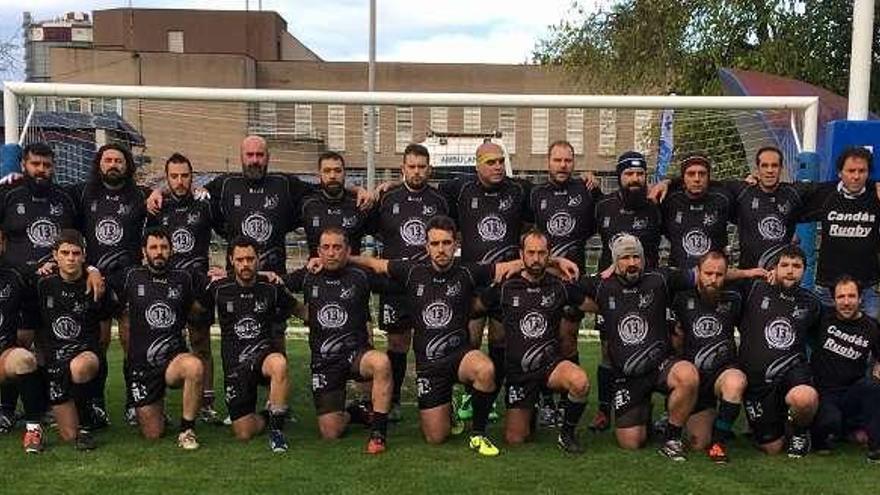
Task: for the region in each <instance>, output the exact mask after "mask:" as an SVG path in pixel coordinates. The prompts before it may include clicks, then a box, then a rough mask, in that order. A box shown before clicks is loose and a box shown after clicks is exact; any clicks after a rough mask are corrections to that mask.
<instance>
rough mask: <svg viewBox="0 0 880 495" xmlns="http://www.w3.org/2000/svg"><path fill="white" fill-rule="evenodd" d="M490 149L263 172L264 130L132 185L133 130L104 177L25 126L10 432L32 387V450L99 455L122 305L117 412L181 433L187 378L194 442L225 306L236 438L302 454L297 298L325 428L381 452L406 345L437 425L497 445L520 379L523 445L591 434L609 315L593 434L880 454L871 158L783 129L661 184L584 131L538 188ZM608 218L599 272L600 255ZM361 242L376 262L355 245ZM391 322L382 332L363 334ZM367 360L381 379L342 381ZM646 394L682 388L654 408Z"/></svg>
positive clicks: (434, 436) (6, 261) (14, 262)
mask: <svg viewBox="0 0 880 495" xmlns="http://www.w3.org/2000/svg"><path fill="white" fill-rule="evenodd" d="M475 153H476V167H475V174H472V175H463V176H459V177H455V178H452V179H448V180H444V181H441V182H439V184H437V185H435V182H434V181H432V180H431V165H430V156H429V153H428V150H427V149H426V148H425V147H424V146H421V145H419V144H411V145H409V146H408V147H407V148H406V150H405V152H404V153H403V160H402V164H401V167H400V179H399V180H398V181H396V182H391V183H386V184H382V185H381V186H379V187H378V188H377V189H376V191H368V190H365V189H363V188H360V187H353V186H350V185H348V184H347V183H346V163H345V159H344V157H343V156H342V155H341V154H338V153H335V152H325V153H323V154H322V155H321V156H320V158H319V160H318V163H317V178H318V180H317V181H316V182H315V183H312V182H306V181H303V180H301V179H299V178H298V177H297V176H295V175H292V174H284V173H275V172H272V171H271V170H270V169H269V162H270V152H269V149H268V147H267V144H266V141H265V140H263V139H262V138H260V137H258V136H247V137H246V138H244V139H243V141H242V142H241V172H237V173H225V174H220V175H219V176H217V177H215V178H214V179H212V180H211V181H210V182H209V183H208V184H207V185H206V186H205V187H204V188H195V187H194V186H193V169H192V165H191V163H190V161H189V160H188V159H187V158H186V157H185V156H183V155H182V154H179V153H175V154H173V155H172V156H170V157H169V158H168V160H167V162H166V164H165V179H166V180H165V183H164V184H163V185H162V186H160V187H158V188H156V189H152V190H151V189H149V188H146V187H143V186H140V185H138V184H137V183H136V181H135V178H134V177H135V175H134V171H135V170H134V160H133V158H132V155H131V152H130V151H129V150H128V149H127V148H126V147H125V146H122V145H119V144H107V145H104V146H102V147H101V148H100V149H98V151H97V152H96V154H95V158H94V162H93V169H92V171H91V173H90V176H89V178H88V179H87V180H86V181H85V182H84V183H82V184H75V185H64V186H62V185H59V184H56V183H55V181H54V180H53V171H54V166H55V156H54V153H53V150H52V148H51V147H50V146H48V145H47V144H45V143H33V144H29V145H27V146H26V147H25V148H24V149H23V150H22V159H21V173H19V174H12V175H11V176H7V177H6V178H4V180H3V184H2V186H0V231H2V264H0V392H2V394H0V395H2V400H0V402H2V414H0V430H3V431H7V432H8V431H11V430H12V429H13V428H14V425H15V423H16V408H17V405H18V402H19V400H20V402H21V405H22V408H23V411H24V412H23V422H24V436H23V448H24V450H25V451H26V452H28V453H39V452H41V451H42V450H43V449H44V448H45V445H46V441H45V436H46V435H45V434H44V431H43V428H44V425H45V423H46V422H47V421H48V420H50V419H51V421H53V422H54V423H55V424H56V425H57V429H58V434H59V437H60V439H61V440H62V441H64V442H71V443H72V444H73V445H74V447H75V448H77V449H82V450H90V449H94V448H95V446H96V442H95V431H96V430H99V429H100V428H101V427H103V426H106V425H107V424H108V423H109V420H108V414H107V408H106V405H105V398H104V397H105V388H106V380H107V375H108V371H109V370H108V364H107V350H108V346H109V345H110V341H111V331H110V330H111V325H112V323H113V322H114V321H116V323H117V325H116V328H117V329H118V334H119V341H120V343H121V346H122V349H123V351H124V356H125V357H124V364H123V369H122V370H115V372H121V373H122V374H123V376H124V378H125V384H126V387H125V388H126V420H127V421H129V422H131V423H132V424H134V425H138V426H139V429H140V431H141V433H142V435H143V436H144V437H146V438H148V439H156V438H159V437H161V436H163V434H164V430H165V428H166V424H167V423H168V420H167V415H166V412H165V407H164V398H165V393H166V389H168V388H182V400H181V402H182V411H181V419H180V425H179V430H178V436H177V442H178V445H179V446H180V447H181V448H183V449H187V450H192V449H196V448H198V447H199V441H198V437H197V435H196V422H197V420H200V419H201V420H205V421H209V422H220V421H222V420H221V415H220V414H219V413H218V412H217V411H216V410H215V409H214V378H213V377H214V370H213V358H212V354H211V337H210V328H211V326H212V324H213V323H214V322H215V321H216V323H217V324H218V326H219V328H220V334H221V338H220V355H221V361H222V363H221V364H222V379H223V382H222V384H223V392H224V393H223V397H224V399H225V404H226V410H227V412H228V418H227V421H226V422H227V423H229V424H231V428H232V431H233V434H234V436H235V437H236V438H238V439H240V440H248V439H250V438H252V437H254V436H256V435H259V434H261V433H262V432H263V431H264V430H265V431H266V432H267V433H268V439H269V447H270V449H271V450H272V451H273V452H284V451H286V450H287V449H288V444H287V440H286V437H285V434H284V429H285V422H286V421H287V418H288V417H289V414H290V413H289V411H288V397H289V393H290V391H289V389H290V385H289V384H290V377H289V366H288V359H287V354H286V343H285V331H286V329H287V322H288V319H289V318H290V317H291V316H296V317H298V318H300V319H302V320H303V321H304V322H305V323H306V324H307V326H308V333H309V337H308V340H309V348H310V359H311V361H310V370H311V386H312V394H313V398H314V405H315V408H316V412H317V427H318V431H319V433H320V435H321V436H322V437H324V438H337V437H339V436H340V435H342V434H343V433H344V432H345V431H346V429H347V428H348V427H349V425H350V424H352V423H361V424H364V425H366V426H367V428H368V431H369V436H368V439H367V444H366V448H365V450H366V452H367V453H369V454H379V453H382V452H384V451H385V450H386V448H387V447H388V445H389V443H388V424H389V422H396V421H400V420H402V419H403V418H402V413H401V406H400V403H401V399H400V396H401V385H402V383H403V381H404V379H405V377H406V370H407V360H408V354H409V351H410V348H412V351H413V354H414V356H415V371H416V377H415V389H416V391H417V399H418V409H419V422H420V425H421V431H422V434H423V436H424V438H425V440H426V441H427V442H428V443H432V444H433V443H440V442H443V441H445V440H446V439H447V438H448V437H449V436H450V435H451V434H453V433H456V430H461V431H463V430H464V428H465V423H467V427H468V428H469V432H468V435H467V445H468V447H469V448H470V449H471V450H473V451H475V452H476V453H477V454H479V455H483V456H495V455H498V453H499V448H498V447H497V446H496V445H495V443H494V442H493V441H492V440H491V439H490V436H489V434H488V426H489V423H490V418H491V417H492V416H493V415H495V416H497V415H498V411H499V410H501V408H500V407H496V405H495V404H496V402H498V401H500V400H503V401H504V403H505V406H506V407H504V408H503V409H504V420H503V423H502V424H503V426H502V429H503V438H504V441H505V443H507V444H510V445H514V444H519V443H522V442H525V441H527V440H529V439H530V438H531V437H532V434H533V433H534V431H535V429H536V427H537V425H538V424H539V423H540V424H542V425H552V426H553V427H556V428H558V436H557V443H558V446H559V448H560V449H561V450H562V451H563V452H565V453H568V454H580V453H582V452H583V446H582V443H581V439H580V438H579V435H578V434H577V431H578V425H579V423H580V420H581V416H582V415H583V414H584V411H585V409H586V405H587V397H588V392H589V389H590V380H589V379H588V375H587V372H586V370H585V366H582V363H581V361H580V358H579V353H578V341H577V336H578V329H579V328H580V326H581V324H582V321H583V319H584V318H585V315H586V314H587V313H591V314H594V315H595V320H594V321H595V326H596V328H597V330H599V335H600V338H601V353H600V355H601V358H600V362H599V363H592V364H597V366H596V368H595V370H596V371H595V374H593V376H594V379H595V384H596V387H597V393H596V396H597V397H598V404H597V410H596V413H595V416H594V417H593V419H592V421H591V422H590V424H589V428H590V429H592V430H594V431H604V430H607V429H609V428H610V427H611V426H612V424H613V427H614V434H615V436H616V439H617V443H618V445H619V446H620V447H621V448H623V449H639V448H642V447H644V446H645V445H646V443H647V442H648V439H649V436H652V435H653V436H656V437H659V441H660V442H659V449H658V451H659V452H660V453H661V454H662V455H664V456H666V457H668V458H669V459H671V460H674V461H683V460H686V459H687V456H688V454H689V452H699V451H704V452H705V453H706V454H707V455H708V457H709V458H710V459H711V460H712V461H713V462H716V463H725V462H729V454H728V448H727V446H728V444H729V442H730V441H731V439H732V438H733V436H734V433H733V429H734V425H735V423H736V421H737V418H738V417H739V414H740V411H741V410H744V411H745V414H746V419H747V420H748V425H749V430H750V435H751V438H752V440H753V441H754V443H755V444H756V446H757V447H758V448H759V449H761V450H763V451H764V452H767V453H771V454H772V453H780V452H783V451H785V452H787V455H788V456H790V457H795V458H797V457H803V456H805V455H807V454H808V453H810V452H812V451H828V450H830V449H832V448H833V447H834V445H835V443H837V442H843V441H854V442H858V443H862V444H865V445H866V447H867V454H866V457H867V459H868V460H869V461H880V381H878V380H880V366H878V364H877V361H876V359H877V357H878V356H880V331H878V327H877V322H876V318H877V317H878V312H880V299H878V295H877V293H876V291H875V285H876V284H877V283H878V281H880V262H878V256H877V249H878V246H880V235H878V228H880V199H878V198H880V193H878V191H880V188H878V187H876V186H875V184H874V183H873V182H870V181H869V180H868V175H869V171H870V170H871V167H872V155H871V153H870V152H869V151H867V150H865V149H862V148H852V149H849V150H846V151H845V152H844V153H843V154H842V155H841V156H840V158H839V159H838V161H837V172H838V177H839V180H838V181H833V182H827V183H791V182H784V181H783V180H782V177H783V174H784V171H785V166H784V156H783V153H782V152H781V151H780V150H779V149H776V148H773V147H766V148H762V149H760V150H759V151H758V152H757V154H756V155H755V157H754V167H753V170H752V172H751V173H750V174H749V176H748V177H744V178H743V179H742V180H723V181H717V180H712V177H711V172H712V160H711V157H707V156H701V155H693V156H688V157H686V158H684V159H683V160H681V162H680V176H678V177H677V178H675V179H672V180H668V179H667V180H663V181H660V182H659V183H657V184H654V185H653V186H650V187H649V185H648V181H647V168H648V167H647V162H646V159H645V157H644V156H643V155H641V154H639V153H636V152H627V153H624V154H622V155H621V156H619V157H618V160H617V164H616V174H617V180H618V185H619V187H618V188H617V190H615V191H613V192H603V191H601V188H599V187H597V186H596V184H595V183H594V179H593V176H592V174H586V175H584V176H583V177H581V176H576V175H575V172H574V169H575V153H574V149H573V147H572V145H571V144H569V143H568V142H566V141H556V142H554V143H552V144H551V145H550V146H549V149H548V151H547V180H546V182H543V183H540V184H533V183H531V182H530V181H526V180H522V179H519V178H512V177H508V176H507V175H506V174H505V160H506V155H505V153H504V150H503V149H502V148H501V146H499V145H497V144H494V143H491V142H485V143H483V144H482V145H480V146H479V147H478V148H477V149H476V151H475ZM800 222H819V225H820V227H819V229H820V231H821V241H820V247H819V255H818V263H817V270H816V273H817V276H816V288H815V290H808V289H805V288H803V287H802V286H801V282H802V279H803V276H804V271H805V268H806V265H807V262H806V257H805V255H804V253H803V252H802V251H801V250H800V248H799V247H798V246H797V244H796V243H795V240H794V234H795V227H796V225H797V224H798V223H800ZM729 224H732V225H735V226H736V227H737V232H738V239H739V250H738V259H737V262H736V263H734V262H732V261H731V259H730V257H729V251H730V249H729V246H728V225H729ZM296 229H302V230H303V231H304V234H305V237H306V239H307V243H308V249H309V258H310V260H309V261H308V263H307V265H306V266H302V267H297V268H296V269H294V270H292V271H289V270H288V267H287V259H288V257H287V253H286V242H285V238H286V236H287V234H288V233H290V232H292V231H294V230H296ZM212 233H216V234H217V235H218V236H220V237H221V238H223V239H224V240H225V242H226V246H227V250H226V260H225V261H226V266H225V267H219V266H211V264H210V261H209V248H210V243H211V237H212ZM593 235H598V236H599V238H600V239H601V245H602V250H601V255H600V260H599V267H600V269H602V270H603V271H601V272H599V273H595V274H588V273H585V271H586V253H587V250H586V245H587V241H588V240H589V239H590V238H591V237H592V236H593ZM366 236H373V237H375V238H376V239H377V240H378V243H377V244H378V255H377V256H367V255H362V254H361V253H360V251H361V243H362V239H363V238H364V237H366ZM664 237H665V238H666V239H667V240H668V243H669V255H668V259H664V260H663V263H661V259H660V258H661V256H660V252H661V249H660V244H661V239H662V238H664ZM664 258H665V257H664ZM661 264H662V265H663V266H661ZM372 294H378V296H379V311H378V315H375V317H373V316H371V314H370V298H371V295H372ZM300 295H301V296H300ZM374 320H378V321H377V323H378V326H379V327H380V328H382V329H383V330H384V331H385V333H386V335H387V348H386V350H384V351H380V350H378V349H376V348H374V347H373V345H372V342H373V339H372V335H371V333H372V332H371V327H372V322H373V321H374ZM484 335H485V336H487V341H488V342H487V343H486V344H487V345H486V347H485V348H486V351H485V352H484V351H483V342H482V340H483V337H484ZM591 369H592V368H591ZM350 381H355V382H358V384H359V385H358V386H359V387H360V388H361V389H362V392H363V393H364V394H365V395H366V396H367V397H369V398H368V399H365V400H357V401H347V400H346V389H347V385H348V382H350ZM456 384H462V385H463V387H464V390H465V392H464V395H463V397H462V398H461V399H460V400H459V399H458V398H457V397H456V400H453V387H454V386H455V385H456ZM261 386H264V387H267V388H268V392H267V401H266V404H265V408H264V409H261V410H259V411H258V408H257V402H258V399H257V397H258V389H259V387H261ZM654 392H660V393H662V394H665V395H666V396H667V397H666V403H665V404H666V407H665V409H666V410H665V412H664V414H663V418H662V419H661V420H660V421H658V422H656V423H655V422H653V420H652V407H651V398H652V394H653V393H654ZM499 396H500V399H499ZM554 397H555V399H554Z"/></svg>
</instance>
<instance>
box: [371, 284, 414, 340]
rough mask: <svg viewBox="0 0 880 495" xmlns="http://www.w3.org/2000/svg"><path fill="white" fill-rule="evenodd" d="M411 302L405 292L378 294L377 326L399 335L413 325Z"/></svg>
mask: <svg viewBox="0 0 880 495" xmlns="http://www.w3.org/2000/svg"><path fill="white" fill-rule="evenodd" d="M410 306H411V303H410V301H409V296H407V295H405V294H382V295H380V296H379V327H380V328H381V329H382V330H385V332H386V333H389V334H392V335H395V334H396V335H399V334H402V333H403V332H405V331H407V330H410V329H411V328H412V327H413V319H412V318H413V317H412V311H411V309H410Z"/></svg>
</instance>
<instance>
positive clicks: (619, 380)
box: [612, 357, 681, 428]
mask: <svg viewBox="0 0 880 495" xmlns="http://www.w3.org/2000/svg"><path fill="white" fill-rule="evenodd" d="M680 360H681V359H679V358H677V357H668V358H666V359H664V360H663V362H661V363H660V365H659V366H658V367H657V369H656V370H654V371H651V372H649V373H646V374H644V375H640V376H615V378H614V381H613V382H612V387H613V389H612V390H613V391H614V395H613V400H612V404H613V407H614V426H615V427H616V428H630V427H633V426H640V425H644V424H646V423H647V422H648V421H649V420H650V419H651V418H650V416H651V394H653V393H654V392H660V393H662V394H668V393H669V387H668V386H667V384H666V381H667V378H668V377H669V371H670V370H671V369H672V367H673V366H674V365H675V363H677V362H679V361H680Z"/></svg>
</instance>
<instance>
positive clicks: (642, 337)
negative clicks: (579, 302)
mask: <svg viewBox="0 0 880 495" xmlns="http://www.w3.org/2000/svg"><path fill="white" fill-rule="evenodd" d="M692 285H693V273H692V272H691V271H679V270H667V269H658V270H656V271H647V272H644V273H643V274H642V276H641V277H639V279H638V280H637V281H635V282H633V283H627V282H625V281H624V280H623V279H622V278H621V277H619V276H617V275H613V276H611V277H609V278H608V279H606V280H603V279H602V278H601V277H600V276H598V275H594V276H589V277H583V278H582V279H581V287H582V288H583V290H584V293H585V295H586V296H587V297H589V298H590V299H592V300H593V301H595V302H596V304H598V305H599V316H601V317H602V320H603V325H604V328H605V333H606V336H607V339H608V354H609V357H610V360H611V366H612V367H613V368H614V369H615V371H617V372H618V373H620V374H622V375H625V376H639V375H644V374H646V373H649V372H651V371H654V370H656V369H657V368H658V367H659V366H660V364H661V363H662V362H663V360H664V359H666V357H667V356H668V355H669V326H668V322H667V320H666V309H667V306H668V304H669V302H670V300H671V298H672V294H673V293H675V292H677V291H679V290H683V289H686V288H688V287H691V286H692Z"/></svg>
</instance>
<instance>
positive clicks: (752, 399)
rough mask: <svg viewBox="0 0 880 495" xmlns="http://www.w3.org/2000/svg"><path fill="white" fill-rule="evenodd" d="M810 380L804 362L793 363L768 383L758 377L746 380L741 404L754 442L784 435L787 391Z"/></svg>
mask: <svg viewBox="0 0 880 495" xmlns="http://www.w3.org/2000/svg"><path fill="white" fill-rule="evenodd" d="M812 384H813V376H812V373H811V371H810V365H809V364H807V363H798V364H796V365H794V366H792V367H791V368H789V369H788V371H785V372H783V373H781V375H780V378H779V379H778V380H777V381H776V382H774V383H771V384H767V383H761V382H760V381H758V380H754V381H752V380H750V381H749V387H748V389H746V395H745V398H744V400H743V406H744V408H745V411H746V418H747V419H748V421H749V426H750V427H751V429H752V432H753V438H754V440H755V442H756V443H757V444H759V445H763V444H767V443H770V442H773V441H775V440H778V439H780V438H782V437H783V436H785V423H786V420H787V419H788V406H787V405H786V404H785V396H786V394H788V391H789V390H791V389H793V388H794V387H797V386H798V385H812Z"/></svg>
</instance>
